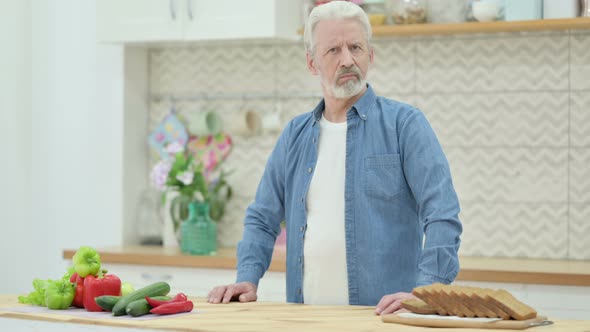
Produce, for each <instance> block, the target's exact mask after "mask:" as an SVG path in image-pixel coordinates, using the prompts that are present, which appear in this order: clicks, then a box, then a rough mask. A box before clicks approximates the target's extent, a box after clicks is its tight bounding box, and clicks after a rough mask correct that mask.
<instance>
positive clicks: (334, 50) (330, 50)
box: [328, 47, 336, 53]
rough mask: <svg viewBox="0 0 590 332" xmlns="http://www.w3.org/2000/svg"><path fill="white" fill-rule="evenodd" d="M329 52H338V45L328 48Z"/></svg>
mask: <svg viewBox="0 0 590 332" xmlns="http://www.w3.org/2000/svg"><path fill="white" fill-rule="evenodd" d="M328 53H336V47H332V48H330V49H328Z"/></svg>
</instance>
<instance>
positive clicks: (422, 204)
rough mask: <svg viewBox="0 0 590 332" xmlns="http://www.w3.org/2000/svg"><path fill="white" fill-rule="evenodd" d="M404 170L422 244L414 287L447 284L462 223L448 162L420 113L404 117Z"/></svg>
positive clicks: (455, 271) (455, 266) (454, 273)
mask: <svg viewBox="0 0 590 332" xmlns="http://www.w3.org/2000/svg"><path fill="white" fill-rule="evenodd" d="M400 145H401V147H402V154H403V160H404V173H405V174H406V178H407V180H408V184H409V185H410V187H411V189H412V193H413V194H414V197H415V198H416V202H417V203H418V217H419V221H420V224H421V227H422V229H423V232H424V237H425V241H424V246H423V250H422V254H421V256H420V260H419V263H418V278H417V281H416V284H417V286H422V285H428V284H432V283H435V282H440V283H444V284H449V283H451V282H453V280H455V278H456V277H457V274H458V272H459V258H458V250H459V245H460V242H461V241H460V235H461V233H462V230H463V228H462V225H461V222H460V220H459V217H458V215H459V212H460V207H459V200H458V198H457V194H456V192H455V189H454V187H453V183H452V179H451V172H450V169H449V165H448V161H447V159H446V157H445V155H444V152H443V150H442V147H441V146H440V144H439V142H438V139H437V138H436V135H435V133H434V131H433V130H432V128H431V127H430V124H429V123H428V121H427V119H426V118H425V117H424V115H423V114H422V112H420V111H418V110H415V112H414V113H412V114H411V115H410V116H408V119H407V121H406V122H405V125H404V126H403V127H402V133H401V135H400Z"/></svg>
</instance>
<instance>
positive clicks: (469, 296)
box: [459, 287, 499, 318]
mask: <svg viewBox="0 0 590 332" xmlns="http://www.w3.org/2000/svg"><path fill="white" fill-rule="evenodd" d="M477 289H478V288H475V287H460V288H459V293H460V294H459V296H461V297H462V298H463V299H464V301H465V302H466V303H467V304H468V305H469V307H470V309H471V310H472V311H473V312H475V314H476V316H477V317H488V318H498V317H499V315H498V314H496V313H495V312H494V311H492V310H491V309H489V308H488V307H486V306H485V305H484V304H483V303H481V301H478V300H477V299H476V298H475V297H474V296H473V294H474V293H475V291H476V290H477Z"/></svg>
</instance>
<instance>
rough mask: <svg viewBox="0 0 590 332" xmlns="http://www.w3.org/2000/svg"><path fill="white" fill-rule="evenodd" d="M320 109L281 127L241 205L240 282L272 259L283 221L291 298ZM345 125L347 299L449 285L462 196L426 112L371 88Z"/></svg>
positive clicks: (370, 299) (298, 273) (356, 301)
mask: <svg viewBox="0 0 590 332" xmlns="http://www.w3.org/2000/svg"><path fill="white" fill-rule="evenodd" d="M323 111H324V101H323V100H322V101H321V102H320V103H319V104H318V106H317V107H316V108H315V109H314V110H313V111H312V112H311V113H306V114H302V115H299V116H297V117H295V118H294V119H293V120H291V121H290V122H289V124H288V125H287V127H286V128H285V129H284V131H283V132H282V134H281V136H280V137H279V139H278V142H277V143H276V145H275V147H274V149H273V151H272V153H271V155H270V157H269V159H268V161H267V164H266V168H265V171H264V174H263V176H262V179H261V181H260V184H259V186H258V189H257V192H256V196H255V200H254V202H253V203H252V204H251V205H250V206H249V207H248V209H247V210H246V217H245V220H244V233H243V238H242V240H241V241H240V243H239V244H238V249H237V256H238V264H237V270H238V272H237V282H242V281H249V282H252V283H254V284H255V285H258V282H259V280H260V278H262V276H263V275H264V273H265V271H266V270H267V269H268V267H269V265H270V261H271V257H272V252H273V247H274V243H275V239H276V237H277V235H278V234H279V232H280V223H281V221H282V220H285V221H286V228H287V229H286V230H287V267H286V268H287V269H286V271H287V273H286V276H287V278H286V281H287V285H286V287H287V301H288V302H295V303H303V299H304V296H305V294H302V287H303V260H304V259H305V257H303V245H304V238H305V231H306V228H307V217H306V214H307V212H306V204H305V202H306V199H307V198H306V195H307V192H308V189H309V184H310V182H311V179H312V176H313V172H314V169H315V165H316V161H317V148H318V140H319V136H320V128H319V120H320V118H321V115H322V112H323ZM346 122H347V133H346V166H345V167H346V175H345V177H346V178H345V180H344V181H345V187H344V200H345V203H344V204H345V220H344V223H345V244H346V262H347V274H348V294H349V303H350V304H352V305H376V304H377V303H378V302H379V300H380V299H381V297H382V296H384V295H387V294H393V293H396V292H410V291H411V290H412V289H413V288H414V287H416V286H422V285H428V284H432V283H434V282H441V283H445V284H449V283H451V282H452V281H453V280H454V279H455V277H456V276H457V273H458V271H459V260H458V256H457V251H458V249H459V244H460V235H461V232H462V225H461V222H460V221H459V218H458V214H459V202H458V199H457V195H456V193H455V190H454V188H453V183H452V180H451V174H450V170H449V165H448V162H447V159H446V157H445V155H444V153H443V150H442V148H441V146H440V144H439V142H438V139H437V138H436V135H435V133H434V131H433V130H432V128H431V126H430V124H429V123H428V121H427V119H426V117H425V116H424V114H423V113H422V112H420V111H419V110H417V109H416V108H414V107H412V106H410V105H407V104H404V103H400V102H397V101H393V100H390V99H386V98H382V97H378V96H376V95H375V93H374V91H373V89H372V88H371V86H370V85H369V86H368V88H367V90H366V92H365V93H364V95H363V96H362V97H361V98H360V99H359V100H358V101H357V102H356V104H355V105H354V106H353V107H351V109H350V110H348V112H347V117H346ZM423 240H424V241H423ZM321 272H322V273H330V272H331V271H321Z"/></svg>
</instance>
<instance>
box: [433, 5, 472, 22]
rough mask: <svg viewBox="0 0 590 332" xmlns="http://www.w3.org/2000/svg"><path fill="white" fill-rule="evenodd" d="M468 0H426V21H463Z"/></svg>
mask: <svg viewBox="0 0 590 332" xmlns="http://www.w3.org/2000/svg"><path fill="white" fill-rule="evenodd" d="M468 1H469V0H428V12H427V16H428V22H430V23H461V22H465V17H466V14H467V3H468Z"/></svg>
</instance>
